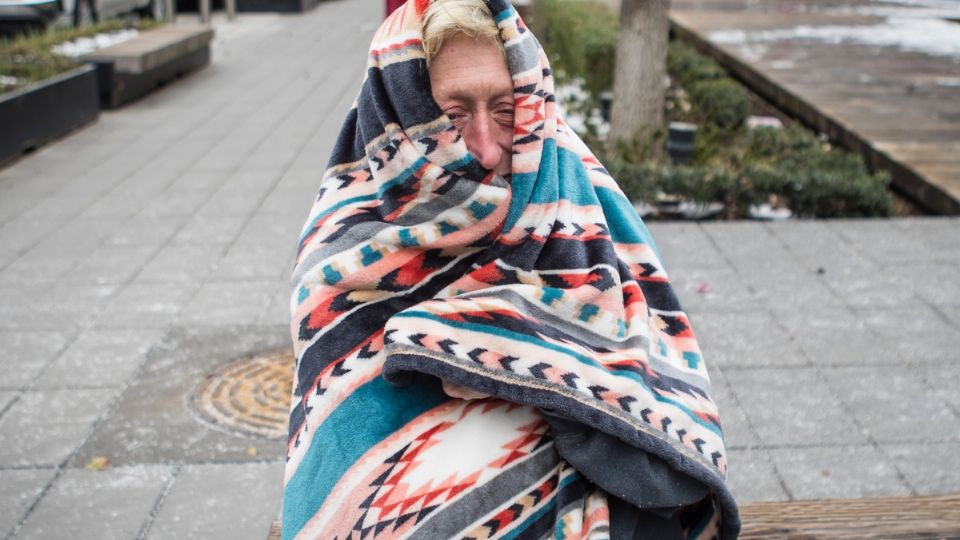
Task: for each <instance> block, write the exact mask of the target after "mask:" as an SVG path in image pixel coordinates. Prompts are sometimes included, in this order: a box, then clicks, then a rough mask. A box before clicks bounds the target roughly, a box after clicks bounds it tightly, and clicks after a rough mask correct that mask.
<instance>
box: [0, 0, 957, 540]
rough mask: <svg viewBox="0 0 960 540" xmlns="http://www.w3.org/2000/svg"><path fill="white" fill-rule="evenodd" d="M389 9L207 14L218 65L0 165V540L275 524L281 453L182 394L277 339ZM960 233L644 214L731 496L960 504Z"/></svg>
mask: <svg viewBox="0 0 960 540" xmlns="http://www.w3.org/2000/svg"><path fill="white" fill-rule="evenodd" d="M380 9H381V6H380V5H379V4H378V3H375V2H365V1H361V0H350V1H347V0H341V1H338V2H327V3H323V4H320V5H319V6H318V7H317V9H316V10H314V11H313V12H311V13H309V14H306V15H302V16H275V15H248V14H242V15H241V17H240V18H239V19H238V20H237V21H236V22H235V23H231V24H227V23H225V22H218V24H217V31H218V37H217V38H216V40H215V43H214V59H213V64H212V65H211V66H210V67H209V68H207V69H205V70H203V71H201V72H198V73H196V74H193V75H191V76H189V77H187V78H186V79H183V80H181V81H179V82H177V83H176V84H173V85H171V86H170V87H168V88H165V89H163V90H162V91H160V92H158V93H156V94H154V95H153V96H151V97H149V98H147V99H145V100H142V101H140V102H137V103H135V104H133V105H131V106H129V107H126V108H124V109H121V110H119V111H116V112H106V113H103V115H102V116H101V118H100V120H99V122H98V123H96V124H95V125H93V126H91V127H89V128H87V129H85V130H83V131H80V132H78V133H76V134H74V135H72V136H70V137H68V138H66V139H64V140H62V141H59V142H57V143H55V144H52V145H50V146H48V147H45V148H43V149H41V150H40V151H38V152H37V153H36V154H34V155H31V156H29V157H27V158H25V159H23V160H21V161H20V162H18V163H16V164H15V165H13V166H11V167H9V168H7V169H5V170H2V171H0V351H2V352H0V354H2V355H3V356H2V362H3V364H2V365H3V371H2V375H0V536H6V537H9V538H61V537H62V538H121V539H126V538H151V539H153V538H168V537H169V538H178V539H183V538H251V539H263V538H265V537H266V535H267V531H268V529H269V525H270V522H271V520H272V519H273V517H274V516H275V515H276V513H277V511H278V509H279V497H280V487H281V486H280V482H281V471H282V468H283V443H282V442H278V441H276V440H266V439H262V438H256V437H253V436H244V435H238V434H235V433H232V432H228V431H224V430H220V429H213V428H211V427H209V424H208V423H204V422H202V421H200V420H198V419H197V418H196V413H194V412H193V409H192V408H191V406H190V404H189V400H190V397H189V396H190V394H191V392H192V391H193V390H194V389H195V388H197V387H198V385H200V384H202V383H203V381H205V380H207V379H205V377H206V375H207V374H209V373H211V372H213V371H215V370H216V369H217V368H218V367H220V366H222V365H223V364H225V363H226V362H229V361H231V360H234V359H237V358H242V357H244V356H245V355H248V354H251V353H257V352H263V351H272V350H276V349H278V348H285V347H289V335H288V333H287V327H286V323H287V308H286V305H287V281H286V280H287V276H288V275H289V271H290V265H291V262H292V259H293V250H294V244H295V239H296V236H297V233H298V231H299V228H300V226H301V224H302V222H303V220H304V219H305V216H306V212H307V209H308V207H309V205H310V202H311V200H312V198H313V195H314V193H315V192H316V189H317V183H318V181H319V178H320V175H321V172H322V169H323V166H324V163H325V161H326V159H327V157H328V154H329V152H330V147H331V145H332V142H333V139H334V137H335V135H336V132H337V129H338V127H339V125H340V122H341V121H342V119H343V116H344V114H345V112H346V110H347V108H348V107H349V104H350V102H351V101H352V99H353V96H354V95H355V92H356V90H357V89H358V88H359V83H360V80H361V78H362V75H363V70H362V66H363V62H364V59H365V51H366V46H367V43H368V40H369V39H370V36H371V35H372V33H373V31H374V30H375V25H376V24H377V21H379V19H380V16H381V13H380ZM958 227H960V220H958V219H911V220H877V221H830V222H790V223H783V224H761V223H753V222H741V223H709V224H703V225H697V224H688V223H655V224H652V226H651V229H652V230H653V234H654V236H655V238H656V239H657V241H658V243H659V245H660V248H661V251H662V252H663V254H664V257H665V258H666V264H667V268H668V269H669V271H670V272H671V275H672V276H674V279H675V282H676V284H677V288H678V291H679V292H680V294H681V298H682V299H683V300H684V302H685V304H686V306H688V309H689V311H690V312H691V314H692V317H693V321H694V324H695V327H696V329H697V331H698V334H699V335H700V338H701V342H702V345H703V347H704V350H705V354H706V355H707V358H708V361H710V362H711V364H710V366H711V374H712V376H713V377H714V379H715V380H716V384H717V387H718V400H719V402H720V406H721V411H722V416H723V418H724V420H725V422H726V426H725V427H726V431H727V434H728V444H729V446H730V448H731V456H730V462H731V476H730V482H731V485H732V486H733V489H734V492H735V493H736V495H737V496H738V497H739V498H740V499H741V500H743V501H751V500H786V499H803V498H825V497H859V496H876V495H904V494H936V493H948V492H957V491H960V399H958V397H957V396H958V393H957V392H956V388H958V387H960V368H958V367H957V361H958V360H960V352H958V351H960V278H958V276H960V234H958V230H960V229H958ZM104 458H106V460H109V466H108V467H106V468H103V465H104V463H105V462H104ZM100 468H103V470H97V469H100Z"/></svg>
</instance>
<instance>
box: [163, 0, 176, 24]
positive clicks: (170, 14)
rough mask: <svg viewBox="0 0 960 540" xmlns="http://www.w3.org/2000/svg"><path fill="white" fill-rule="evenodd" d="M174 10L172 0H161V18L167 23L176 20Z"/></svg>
mask: <svg viewBox="0 0 960 540" xmlns="http://www.w3.org/2000/svg"><path fill="white" fill-rule="evenodd" d="M175 10H176V4H174V2H173V0H163V15H164V17H163V18H164V19H165V20H166V21H167V22H168V23H172V22H174V21H176V20H177V14H176V13H175V12H174V11H175Z"/></svg>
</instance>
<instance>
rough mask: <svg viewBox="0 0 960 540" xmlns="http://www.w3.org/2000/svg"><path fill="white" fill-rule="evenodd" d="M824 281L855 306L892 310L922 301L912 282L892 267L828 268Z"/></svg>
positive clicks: (845, 266) (853, 266) (854, 266)
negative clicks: (888, 308)
mask: <svg viewBox="0 0 960 540" xmlns="http://www.w3.org/2000/svg"><path fill="white" fill-rule="evenodd" d="M823 281H824V283H826V285H827V286H828V287H829V288H830V289H831V290H832V291H834V292H835V293H836V294H837V295H838V296H839V297H841V298H842V299H843V300H844V302H846V303H847V304H849V305H851V306H855V307H864V308H869V307H892V306H898V305H902V304H909V303H915V302H916V301H917V300H918V298H917V295H916V293H915V292H914V290H913V287H912V284H911V281H910V280H909V279H908V280H907V281H903V280H902V276H900V275H898V273H897V272H895V271H892V270H891V266H889V265H886V266H885V265H878V266H874V265H869V266H859V265H843V266H839V267H836V266H835V267H828V269H827V271H826V272H825V273H824V275H823Z"/></svg>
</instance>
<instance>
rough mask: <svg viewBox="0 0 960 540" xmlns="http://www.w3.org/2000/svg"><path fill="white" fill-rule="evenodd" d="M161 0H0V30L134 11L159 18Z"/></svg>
mask: <svg viewBox="0 0 960 540" xmlns="http://www.w3.org/2000/svg"><path fill="white" fill-rule="evenodd" d="M164 5H165V3H164V0H0V32H2V33H3V34H4V35H10V34H11V33H17V32H22V31H23V30H24V29H31V28H38V29H42V28H45V27H47V26H50V25H54V24H55V25H61V24H62V25H74V26H80V25H84V24H89V23H91V22H94V21H98V20H101V19H110V18H115V17H120V16H124V15H127V14H131V13H137V14H139V15H140V16H142V17H151V18H153V19H162V18H163V16H164Z"/></svg>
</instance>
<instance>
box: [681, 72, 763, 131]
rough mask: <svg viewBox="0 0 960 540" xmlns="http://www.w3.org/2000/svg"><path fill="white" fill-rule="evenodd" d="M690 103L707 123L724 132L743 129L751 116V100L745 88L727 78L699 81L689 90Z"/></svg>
mask: <svg viewBox="0 0 960 540" xmlns="http://www.w3.org/2000/svg"><path fill="white" fill-rule="evenodd" d="M689 92H690V103H691V104H692V105H693V108H694V111H696V114H697V115H698V116H700V117H701V118H703V120H704V121H705V122H707V123H708V124H710V125H712V126H716V127H718V128H720V129H722V130H735V129H738V128H740V127H743V125H744V123H745V122H746V121H747V117H748V116H750V98H749V97H748V96H747V92H746V90H744V88H743V86H741V85H740V84H739V83H737V82H736V81H734V80H733V79H729V78H727V77H723V78H720V79H710V80H704V81H699V82H696V83H694V84H693V86H692V87H690V89H689Z"/></svg>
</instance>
